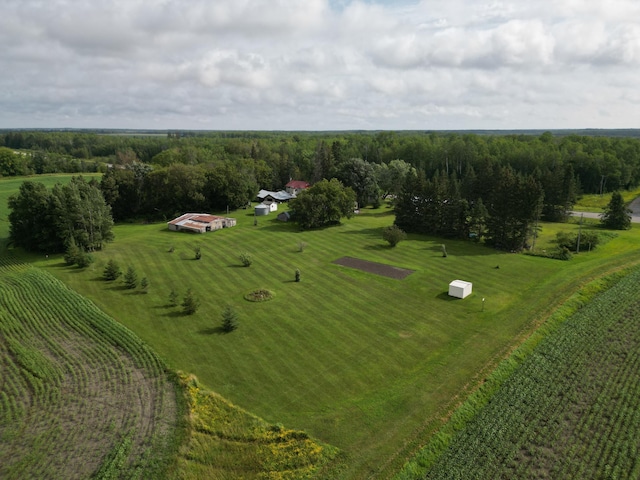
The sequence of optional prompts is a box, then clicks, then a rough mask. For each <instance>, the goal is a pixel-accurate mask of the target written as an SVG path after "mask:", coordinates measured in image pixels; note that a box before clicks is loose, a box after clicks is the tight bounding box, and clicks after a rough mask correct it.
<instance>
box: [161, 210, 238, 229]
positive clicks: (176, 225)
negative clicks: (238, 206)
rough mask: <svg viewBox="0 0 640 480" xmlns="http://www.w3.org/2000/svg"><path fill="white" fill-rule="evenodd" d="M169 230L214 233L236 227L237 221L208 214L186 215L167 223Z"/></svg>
mask: <svg viewBox="0 0 640 480" xmlns="http://www.w3.org/2000/svg"><path fill="white" fill-rule="evenodd" d="M167 225H168V226H169V230H173V231H174V232H179V231H188V232H196V233H204V232H212V231H215V230H220V229H221V228H229V227H235V225H236V219H235V218H228V217H226V218H225V217H218V216H217V215H209V214H208V213H185V214H184V215H180V216H179V217H178V218H174V219H173V220H171V221H170V222H167Z"/></svg>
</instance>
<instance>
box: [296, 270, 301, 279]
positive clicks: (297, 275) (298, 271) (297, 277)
mask: <svg viewBox="0 0 640 480" xmlns="http://www.w3.org/2000/svg"><path fill="white" fill-rule="evenodd" d="M299 281H300V269H299V268H296V282H299Z"/></svg>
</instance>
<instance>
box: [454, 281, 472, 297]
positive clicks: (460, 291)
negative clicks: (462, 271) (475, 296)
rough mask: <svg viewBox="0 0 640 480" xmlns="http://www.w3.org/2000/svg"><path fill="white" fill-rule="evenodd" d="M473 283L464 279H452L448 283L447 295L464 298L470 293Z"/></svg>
mask: <svg viewBox="0 0 640 480" xmlns="http://www.w3.org/2000/svg"><path fill="white" fill-rule="evenodd" d="M472 288H473V284H472V283H471V282H465V281H464V280H454V281H453V282H451V283H450V284H449V296H451V297H456V298H465V297H468V296H469V295H471V290H472Z"/></svg>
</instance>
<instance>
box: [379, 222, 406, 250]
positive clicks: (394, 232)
mask: <svg viewBox="0 0 640 480" xmlns="http://www.w3.org/2000/svg"><path fill="white" fill-rule="evenodd" d="M382 238H383V240H385V241H386V242H389V245H391V247H395V246H396V245H397V244H398V243H400V242H401V241H402V240H405V239H406V238H407V234H406V233H404V231H403V230H402V229H401V228H400V227H398V226H397V225H390V226H388V227H384V228H383V229H382Z"/></svg>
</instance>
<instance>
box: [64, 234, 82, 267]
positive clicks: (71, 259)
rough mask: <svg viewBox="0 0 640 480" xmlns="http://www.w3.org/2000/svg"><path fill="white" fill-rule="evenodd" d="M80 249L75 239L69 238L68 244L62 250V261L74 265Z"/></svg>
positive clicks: (80, 251)
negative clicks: (63, 250) (64, 249)
mask: <svg viewBox="0 0 640 480" xmlns="http://www.w3.org/2000/svg"><path fill="white" fill-rule="evenodd" d="M81 253H82V250H81V249H80V248H79V247H78V245H76V241H75V240H74V239H73V237H71V239H70V240H69V245H68V246H67V250H66V251H65V252H64V256H63V257H62V258H63V259H64V263H66V264H67V265H75V264H76V263H78V259H79V258H80V254H81Z"/></svg>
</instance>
